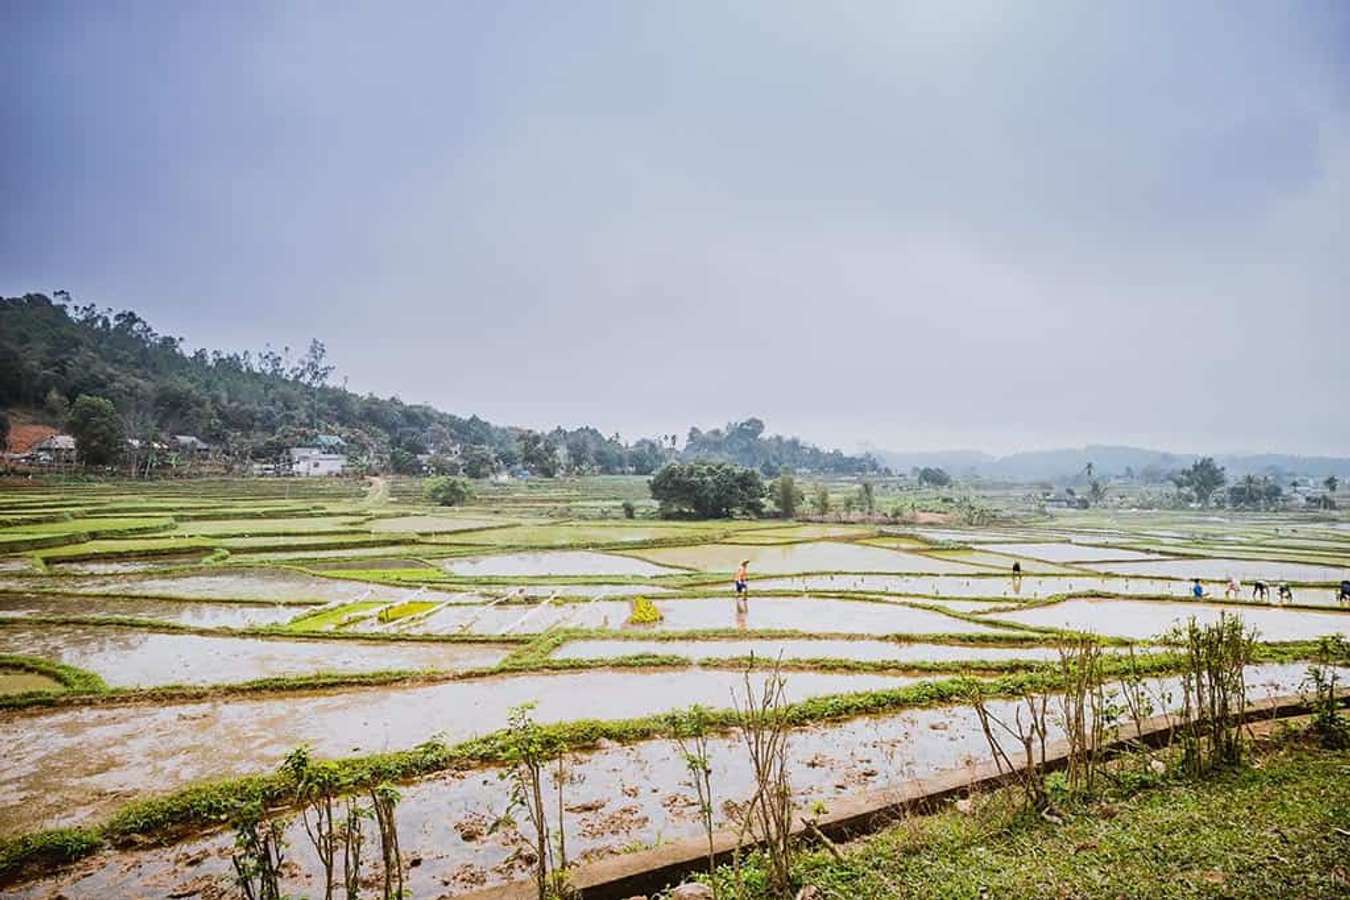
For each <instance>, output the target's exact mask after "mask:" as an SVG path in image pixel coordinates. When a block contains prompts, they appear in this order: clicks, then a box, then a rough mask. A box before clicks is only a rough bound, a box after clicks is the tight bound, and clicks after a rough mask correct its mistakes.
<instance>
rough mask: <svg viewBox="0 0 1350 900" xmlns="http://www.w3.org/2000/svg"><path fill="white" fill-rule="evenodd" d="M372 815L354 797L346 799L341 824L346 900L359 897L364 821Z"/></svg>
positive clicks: (371, 812)
mask: <svg viewBox="0 0 1350 900" xmlns="http://www.w3.org/2000/svg"><path fill="white" fill-rule="evenodd" d="M374 814H375V813H374V811H373V810H372V809H371V808H370V807H367V806H362V805H361V804H360V803H358V802H357V800H356V798H355V797H348V798H347V803H346V808H345V814H344V815H343V823H342V886H343V888H345V889H346V892H347V900H357V898H358V897H359V896H360V895H361V862H362V860H361V851H362V848H363V847H364V845H365V840H366V835H365V827H364V821H365V820H366V819H369V818H371V817H372V816H374Z"/></svg>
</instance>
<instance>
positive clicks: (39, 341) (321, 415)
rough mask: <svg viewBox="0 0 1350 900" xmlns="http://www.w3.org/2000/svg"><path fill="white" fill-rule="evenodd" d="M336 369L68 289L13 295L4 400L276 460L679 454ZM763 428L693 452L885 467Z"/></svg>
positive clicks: (618, 464)
mask: <svg viewBox="0 0 1350 900" xmlns="http://www.w3.org/2000/svg"><path fill="white" fill-rule="evenodd" d="M333 371H334V367H333V365H332V364H331V363H330V362H329V361H328V359H327V354H326V351H325V348H324V346H323V344H322V343H321V342H319V341H317V340H316V341H311V343H310V345H309V347H308V348H307V349H306V350H305V352H304V353H302V354H299V355H298V356H296V357H294V358H293V357H292V355H291V354H290V352H289V351H288V350H282V351H280V352H278V351H277V350H275V349H272V348H265V349H263V350H262V351H260V352H256V353H250V352H243V353H225V352H221V351H207V350H196V351H194V352H192V353H187V352H186V351H185V350H184V348H183V346H182V339H181V338H176V337H170V336H168V335H163V334H159V333H158V332H156V331H155V330H154V329H153V328H152V327H151V326H150V324H149V323H148V322H146V321H145V320H144V319H142V318H141V317H140V316H138V315H137V314H136V313H134V312H118V313H114V312H113V311H112V310H110V309H98V308H97V307H95V306H93V305H88V306H78V305H73V304H71V303H70V302H69V298H68V297H66V296H64V295H62V294H60V293H58V294H57V295H56V297H55V298H54V299H53V298H50V297H47V296H44V295H42V294H28V295H25V296H23V297H7V298H0V409H4V410H10V411H11V418H13V417H14V416H15V415H17V414H23V415H28V416H32V417H35V418H37V419H40V420H42V421H45V422H47V423H48V424H52V425H56V426H58V427H60V426H61V425H63V421H64V418H65V416H66V414H67V410H68V409H69V407H70V405H71V404H72V403H73V402H74V401H75V400H76V398H78V397H79V396H81V395H88V396H93V397H102V398H105V399H107V400H109V401H111V402H112V404H113V405H114V406H115V407H116V412H117V416H118V418H119V419H120V421H121V425H122V432H123V434H124V435H125V436H126V437H128V438H141V439H150V440H153V439H158V438H162V437H164V436H166V435H174V434H190V435H195V436H197V437H200V438H202V439H204V440H206V441H208V442H210V443H211V444H213V445H214V446H215V447H216V448H217V449H218V450H219V451H220V452H221V453H222V454H223V455H225V456H227V457H228V458H232V459H234V460H236V461H239V462H243V461H245V460H248V459H253V460H266V459H273V458H275V457H276V456H277V455H278V454H279V453H281V452H282V451H283V450H284V448H286V447H290V446H295V445H297V444H305V443H310V442H312V441H313V440H314V438H315V437H316V436H317V435H319V434H336V435H338V436H339V437H341V438H343V440H344V441H346V443H347V445H348V453H349V454H350V455H351V456H352V457H354V459H355V460H356V461H364V462H366V463H367V464H368V465H370V466H372V467H376V468H390V469H393V470H395V471H408V472H416V471H426V470H427V469H431V470H434V471H446V472H451V473H458V472H460V471H463V472H464V473H465V474H469V475H472V476H475V477H481V476H483V475H486V474H490V473H491V472H492V471H496V470H500V469H512V468H516V467H521V466H523V467H525V468H527V469H529V470H530V471H532V472H534V473H536V474H540V475H555V474H558V473H559V472H561V471H573V472H604V473H615V472H637V473H639V474H648V473H651V472H653V471H655V470H656V469H657V468H659V467H660V466H661V465H662V464H663V463H664V462H666V461H667V460H668V459H671V458H673V457H675V456H677V455H679V454H678V452H677V450H676V449H675V446H674V444H675V441H674V440H673V439H671V438H667V437H665V436H663V437H661V438H659V439H657V440H649V439H643V440H639V441H636V442H635V443H632V444H625V443H623V442H622V441H621V440H620V439H619V436H618V435H611V436H608V437H607V436H605V435H603V434H602V433H601V432H599V431H598V430H597V429H595V428H589V427H586V428H576V429H570V430H569V429H562V428H557V429H554V430H553V431H551V432H546V433H545V432H537V431H531V430H529V429H522V428H511V427H504V426H501V425H494V424H492V423H490V422H487V421H485V420H483V419H481V418H479V417H478V416H469V417H468V418H462V417H460V416H457V415H452V414H450V413H446V412H442V411H441V410H438V409H435V408H434V407H431V406H427V405H425V404H408V403H404V402H402V401H401V400H399V399H398V398H397V397H390V398H381V397H376V396H373V395H364V396H362V395H358V394H355V393H352V392H351V391H348V390H346V389H345V388H343V387H338V386H335V385H333V384H330V383H329V382H330V379H331V378H332V375H333ZM747 426H749V427H747ZM763 428H764V426H763V423H762V422H759V420H757V419H750V420H747V421H746V422H743V423H739V424H737V425H732V426H728V429H727V431H726V432H722V431H720V430H714V431H711V432H707V433H703V432H700V431H699V430H698V429H696V428H695V429H692V430H691V431H690V444H691V446H690V447H689V448H686V453H687V454H689V455H691V456H693V457H700V458H701V457H716V458H729V459H734V460H735V461H737V462H742V463H744V464H746V465H751V466H755V467H756V468H760V469H761V470H763V471H765V472H767V473H770V474H772V473H773V472H774V471H776V470H777V469H778V468H780V467H785V466H786V467H793V468H798V469H811V470H813V471H828V472H850V471H866V470H869V469H871V468H875V466H876V463H875V461H873V460H871V459H870V458H860V457H849V456H845V455H844V454H842V453H839V452H838V451H833V452H826V451H822V450H820V449H818V448H816V447H812V446H810V445H807V444H802V443H801V442H800V441H798V440H796V439H795V438H781V437H771V438H765V437H763V436H762V435H761V434H760V432H762V431H763ZM751 432H753V434H751ZM419 457H420V459H419Z"/></svg>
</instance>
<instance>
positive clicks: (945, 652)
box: [553, 640, 1059, 663]
mask: <svg viewBox="0 0 1350 900" xmlns="http://www.w3.org/2000/svg"><path fill="white" fill-rule="evenodd" d="M638 653H654V654H661V655H674V656H684V657H687V658H689V659H710V658H712V659H727V658H730V657H741V656H750V655H751V654H753V655H755V656H757V657H762V658H765V659H777V658H778V657H779V656H780V655H781V656H782V658H783V659H856V660H863V661H867V662H881V661H884V662H901V663H904V662H951V661H954V660H1008V659H1034V660H1051V659H1058V658H1059V657H1058V655H1057V654H1056V652H1055V650H1054V648H1052V647H975V646H970V645H965V644H961V645H948V644H897V643H893V642H891V641H869V640H857V641H850V640H758V641H741V640H729V641H727V640H724V641H604V640H594V641H572V642H570V643H568V644H565V645H563V646H562V647H560V648H558V650H557V651H555V652H554V654H553V657H554V658H555V659H607V658H612V657H619V656H632V655H634V654H638Z"/></svg>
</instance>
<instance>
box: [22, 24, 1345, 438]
mask: <svg viewBox="0 0 1350 900" xmlns="http://www.w3.org/2000/svg"><path fill="white" fill-rule="evenodd" d="M0 153H2V154H3V159H0V201H3V216H0V292H3V293H4V294H7V295H13V294H18V293H24V292H28V291H43V292H48V293H50V292H51V291H53V290H55V289H59V288H64V289H67V290H69V291H70V292H71V293H72V294H73V295H74V296H75V299H76V300H77V301H80V302H85V303H87V302H93V303H97V304H99V305H101V306H103V305H106V306H113V307H117V308H124V307H126V308H132V309H135V310H136V311H138V312H140V313H141V314H142V315H144V316H145V317H146V318H147V319H148V320H149V321H150V322H151V323H152V324H153V325H155V326H156V327H157V328H158V329H159V330H161V331H163V332H167V333H171V334H177V335H182V336H183V337H185V338H186V339H187V341H188V342H189V343H190V344H191V345H193V346H206V347H213V348H215V347H219V348H225V349H245V348H259V347H261V346H262V345H263V344H264V343H267V342H271V343H272V344H273V345H275V346H280V345H283V344H290V345H291V346H292V347H301V346H303V345H304V344H305V343H306V342H307V341H308V339H309V338H310V337H311V336H317V337H319V338H321V339H322V340H324V341H326V342H327V344H328V347H329V351H330V355H331V356H332V358H333V360H334V361H335V362H336V363H337V364H338V366H339V371H340V374H342V375H345V376H347V377H348V378H349V380H350V386H351V387H352V388H353V389H356V390H360V391H367V390H370V391H375V392H377V393H380V394H398V395H399V396H401V397H402V398H403V399H404V400H407V401H428V402H431V403H434V404H436V405H438V406H441V407H443V408H445V409H447V410H450V411H453V412H457V413H461V414H465V415H467V414H469V413H473V412H477V413H479V414H481V415H483V416H485V417H487V418H490V419H492V420H494V421H499V422H503V423H508V424H520V425H531V426H537V427H551V426H553V425H555V424H562V425H569V426H570V425H578V424H586V423H593V424H596V425H598V426H599V427H601V428H603V429H605V430H606V431H614V430H618V431H619V432H621V433H622V434H623V436H624V437H625V438H632V437H636V436H639V435H642V434H648V433H665V432H672V431H675V432H680V433H683V432H684V431H685V430H686V429H687V428H688V426H689V425H690V424H699V425H701V426H703V427H705V428H706V427H711V426H715V425H719V424H721V423H723V422H724V421H726V420H727V419H730V418H740V417H744V416H748V415H758V416H760V417H762V418H764V419H765V420H766V421H767V423H768V427H769V430H770V431H777V432H783V433H791V434H799V435H801V436H802V437H805V438H808V439H811V440H814V441H816V442H819V443H822V444H825V445H828V446H841V447H844V448H846V449H849V448H853V447H855V446H857V445H858V444H859V443H860V442H863V441H867V442H870V443H871V444H873V445H875V446H880V447H886V448H891V449H936V448H949V447H974V448H979V449H985V450H989V451H993V452H1008V451H1013V450H1018V449H1030V448H1039V447H1049V446H1056V445H1063V444H1081V443H1084V442H1088V441H1093V442H1122V443H1125V442H1129V443H1140V444H1147V445H1153V446H1158V447H1162V448H1165V449H1174V450H1180V451H1260V450H1287V451H1301V452H1309V453H1346V452H1350V401H1348V400H1347V397H1348V396H1350V231H1348V230H1347V218H1350V4H1347V3H1342V2H1337V0H1326V2H1321V3H1297V2H1246V3H1244V2H1222V3H1215V4H1212V5H1211V4H1200V3H1189V2H1182V3H1178V2H1175V0H1167V2H1161V3H1147V2H1142V3H1141V2H1125V3H1104V2H1098V0H1091V2H1088V0H1082V2H1075V3H1062V4H1061V3H1047V2H1016V3H1014V2H997V3H979V2H954V0H939V2H933V3H917V4H916V3H903V2H883V3H877V4H869V3H864V2H859V0H849V2H846V3H826V2H820V0H816V2H810V3H800V4H798V3H788V2H783V0H771V2H763V3H737V2H706V3H704V2H693V0H668V2H662V3H643V2H633V0H616V2H614V3H598V2H587V0H569V2H548V3H545V2H535V3H511V2H503V0H484V2H436V3H427V4H420V3H408V2H391V3H366V4H336V3H330V2H321V3H312V4H311V3H280V2H272V0H267V2H259V3H249V2H241V0H233V2H230V3H204V2H202V3H193V2H180V0H173V2H163V3H131V4H128V3H118V2H98V3H91V2H77V3H72V4H64V3H59V2H51V0H35V2H16V0H0Z"/></svg>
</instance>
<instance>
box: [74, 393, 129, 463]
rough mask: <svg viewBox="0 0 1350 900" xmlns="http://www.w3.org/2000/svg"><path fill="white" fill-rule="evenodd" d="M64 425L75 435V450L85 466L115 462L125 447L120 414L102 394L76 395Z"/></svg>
mask: <svg viewBox="0 0 1350 900" xmlns="http://www.w3.org/2000/svg"><path fill="white" fill-rule="evenodd" d="M66 428H67V429H68V430H69V431H70V434H71V436H72V437H74V438H75V449H76V451H77V452H78V453H79V455H80V459H81V460H82V461H83V462H84V463H85V464H86V465H91V466H106V465H110V464H111V463H115V462H117V460H118V459H119V458H120V457H121V455H122V450H123V449H124V448H125V447H126V437H125V435H124V434H123V433H122V417H121V416H119V415H118V414H117V407H115V406H113V405H112V401H110V400H106V399H104V398H103V397H91V396H90V395H88V394H81V395H80V396H79V397H77V398H76V399H75V403H74V405H72V406H71V408H70V415H69V417H68V418H67V419H66Z"/></svg>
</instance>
